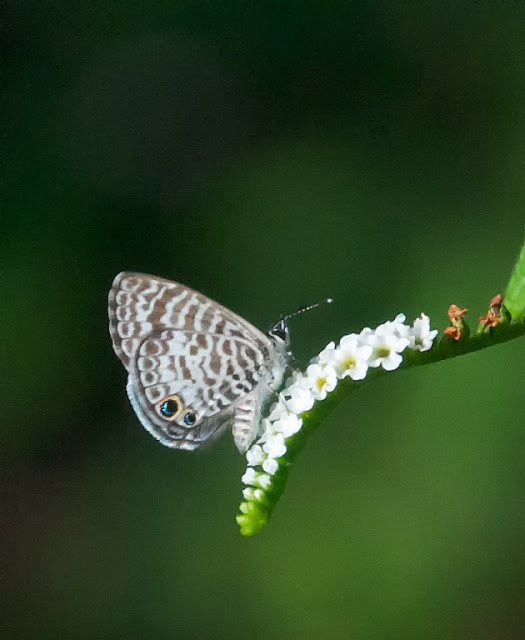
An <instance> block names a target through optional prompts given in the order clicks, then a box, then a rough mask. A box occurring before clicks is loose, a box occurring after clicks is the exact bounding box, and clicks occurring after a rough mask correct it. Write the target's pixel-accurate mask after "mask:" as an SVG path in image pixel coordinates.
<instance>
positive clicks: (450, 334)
mask: <svg viewBox="0 0 525 640" xmlns="http://www.w3.org/2000/svg"><path fill="white" fill-rule="evenodd" d="M443 333H444V335H446V336H447V338H450V339H451V340H459V339H460V338H461V329H460V328H459V327H447V328H446V329H445V331H444V332H443Z"/></svg>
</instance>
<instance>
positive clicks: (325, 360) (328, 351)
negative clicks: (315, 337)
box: [312, 342, 335, 364]
mask: <svg viewBox="0 0 525 640" xmlns="http://www.w3.org/2000/svg"><path fill="white" fill-rule="evenodd" d="M334 349H335V342H329V343H328V344H327V345H326V347H325V348H324V349H323V350H322V351H321V353H320V354H319V355H318V356H317V358H313V359H312V362H316V361H318V362H319V364H330V362H331V361H330V356H331V355H332V352H333V350H334Z"/></svg>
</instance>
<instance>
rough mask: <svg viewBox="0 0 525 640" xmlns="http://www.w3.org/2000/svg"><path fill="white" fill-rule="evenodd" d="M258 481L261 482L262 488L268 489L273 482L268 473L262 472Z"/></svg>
mask: <svg viewBox="0 0 525 640" xmlns="http://www.w3.org/2000/svg"><path fill="white" fill-rule="evenodd" d="M257 482H258V483H259V485H260V487H261V489H268V487H269V486H270V485H271V484H272V479H271V478H270V476H269V475H267V474H266V473H261V474H260V475H259V477H258V478H257Z"/></svg>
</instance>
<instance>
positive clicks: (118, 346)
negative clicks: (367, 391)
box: [108, 272, 288, 452]
mask: <svg viewBox="0 0 525 640" xmlns="http://www.w3.org/2000/svg"><path fill="white" fill-rule="evenodd" d="M108 310H109V319H110V333H111V337H112V340H113V348H114V350H115V353H116V354H117V356H118V357H119V358H120V360H121V361H122V363H123V364H124V366H125V367H126V369H127V371H128V384H127V392H128V396H129V399H130V402H131V405H132V406H133V409H134V410H135V413H136V414H137V417H138V418H139V420H140V421H141V423H142V425H143V426H144V427H145V428H146V429H147V430H148V431H149V432H150V433H151V434H152V435H153V436H155V437H156V438H157V439H158V440H159V441H160V442H161V443H162V444H164V445H166V446H169V447H172V448H176V449H187V450H194V449H197V448H198V447H199V446H201V445H202V444H203V443H205V442H206V441H208V440H210V439H212V438H214V437H216V436H217V435H219V434H220V433H221V432H222V431H223V430H224V429H225V428H226V427H227V426H228V424H230V423H231V425H232V431H233V436H234V440H235V443H236V445H237V447H238V449H239V450H240V451H241V452H244V451H245V450H246V449H247V448H248V446H249V445H250V443H251V442H252V440H253V438H254V437H255V435H256V433H257V428H258V424H259V419H260V412H261V408H262V405H263V404H264V402H265V401H266V399H267V398H268V397H269V396H270V395H271V394H272V393H273V391H275V390H277V389H278V387H279V386H280V384H281V381H282V378H283V375H284V371H285V368H286V365H287V359H288V353H287V331H286V326H285V325H284V324H282V323H278V324H277V325H276V326H275V327H274V331H273V332H271V333H270V334H269V335H266V334H264V333H262V332H261V331H259V330H258V329H256V328H255V327H253V326H252V325H251V324H250V323H249V322H247V321H246V320H244V319H243V318H241V317H240V316H238V315H236V314H235V313H233V312H232V311H230V310H229V309H226V308H225V307H223V306H222V305H220V304H218V303H217V302H214V301H213V300H210V299H209V298H207V297H206V296H204V295H202V294H201V293H198V292H197V291H194V290H193V289H190V288H188V287H186V286H184V285H181V284H178V283H176V282H171V281H169V280H164V279H162V278H157V277H154V276H149V275H146V274H139V273H129V272H123V273H120V274H119V275H118V276H117V277H116V278H115V280H114V281H113V285H112V287H111V290H110V292H109V299H108Z"/></svg>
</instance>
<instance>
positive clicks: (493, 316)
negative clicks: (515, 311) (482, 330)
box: [479, 309, 500, 327]
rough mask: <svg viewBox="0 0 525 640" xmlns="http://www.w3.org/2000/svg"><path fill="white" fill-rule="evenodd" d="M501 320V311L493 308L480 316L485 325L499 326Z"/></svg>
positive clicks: (481, 322) (480, 320)
mask: <svg viewBox="0 0 525 640" xmlns="http://www.w3.org/2000/svg"><path fill="white" fill-rule="evenodd" d="M499 320H500V316H499V312H498V313H496V312H495V311H493V310H492V309H489V310H488V311H487V315H485V316H481V317H480V319H479V322H480V324H482V325H483V326H484V327H497V326H498V324H499Z"/></svg>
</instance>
